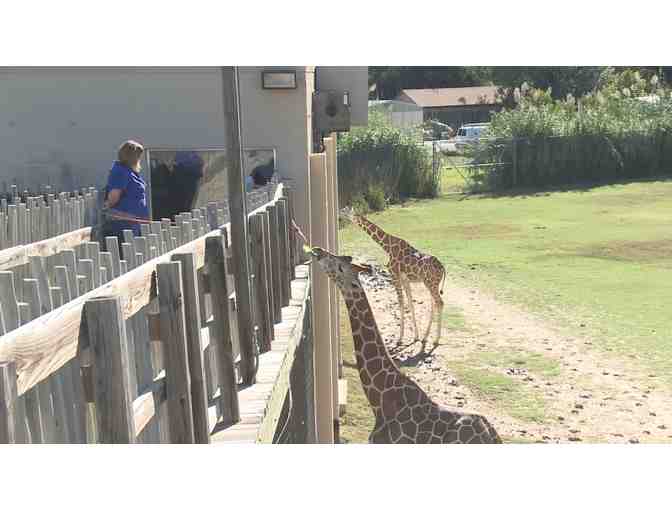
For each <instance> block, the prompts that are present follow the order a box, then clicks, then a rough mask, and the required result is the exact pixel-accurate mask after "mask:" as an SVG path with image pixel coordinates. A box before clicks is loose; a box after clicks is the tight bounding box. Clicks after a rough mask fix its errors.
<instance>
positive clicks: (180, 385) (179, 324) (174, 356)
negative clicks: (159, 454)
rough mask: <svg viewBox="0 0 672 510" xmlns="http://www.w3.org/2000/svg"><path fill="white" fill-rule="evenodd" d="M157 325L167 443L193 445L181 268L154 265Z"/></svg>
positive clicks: (166, 264) (170, 263) (168, 263)
mask: <svg viewBox="0 0 672 510" xmlns="http://www.w3.org/2000/svg"><path fill="white" fill-rule="evenodd" d="M156 273H157V279H158V286H159V321H160V330H161V339H162V341H163V353H164V356H165V365H166V395H167V402H168V420H169V422H170V426H169V428H170V441H171V443H180V444H183V443H194V441H195V439H194V416H193V407H192V399H191V378H190V376H189V361H188V354H187V337H186V320H185V315H184V290H183V288H182V267H181V264H180V263H179V262H166V263H162V264H157V266H156Z"/></svg>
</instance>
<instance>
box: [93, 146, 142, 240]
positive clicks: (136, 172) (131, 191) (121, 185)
mask: <svg viewBox="0 0 672 510" xmlns="http://www.w3.org/2000/svg"><path fill="white" fill-rule="evenodd" d="M144 152H145V149H144V147H143V146H142V145H141V144H139V143H138V142H136V141H133V140H128V141H126V142H124V143H123V144H121V146H120V147H119V150H118V152H117V160H116V161H115V162H114V163H113V164H112V169H111V170H110V174H109V176H108V179H107V186H105V198H104V205H103V219H102V227H101V230H102V237H103V238H104V237H105V236H117V237H118V238H119V243H122V242H123V235H122V233H123V231H124V230H131V231H133V234H134V235H136V236H139V235H140V224H141V223H145V222H148V221H149V208H148V206H147V186H146V184H145V181H144V179H143V178H142V175H140V170H141V163H140V162H141V160H142V155H143V153H144Z"/></svg>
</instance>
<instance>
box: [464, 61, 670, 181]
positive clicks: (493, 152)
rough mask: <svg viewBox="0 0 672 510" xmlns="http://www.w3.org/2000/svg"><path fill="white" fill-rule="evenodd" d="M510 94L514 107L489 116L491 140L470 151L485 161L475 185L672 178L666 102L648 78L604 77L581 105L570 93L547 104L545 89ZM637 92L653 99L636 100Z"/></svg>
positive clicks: (667, 97)
mask: <svg viewBox="0 0 672 510" xmlns="http://www.w3.org/2000/svg"><path fill="white" fill-rule="evenodd" d="M624 84H625V85H624ZM627 84H630V85H629V86H628V85H627ZM516 94H517V100H518V104H517V106H516V108H514V109H510V110H504V111H502V112H500V113H497V114H494V115H493V117H492V121H491V124H490V128H489V136H490V137H491V138H489V139H488V140H487V141H485V142H483V143H481V144H479V145H478V146H476V147H474V148H473V150H472V152H471V156H472V157H473V158H474V159H475V160H477V161H478V162H479V163H482V164H483V163H485V164H486V165H487V164H492V166H485V167H481V168H480V169H477V170H475V171H474V172H473V173H472V179H473V181H474V183H475V184H476V185H478V186H488V187H490V188H505V187H510V186H512V185H513V184H514V180H515V184H517V185H524V186H539V185H547V184H568V183H575V182H579V181H605V180H614V179H621V178H640V177H651V176H655V175H662V174H667V173H672V100H671V99H670V95H669V92H668V91H667V90H665V89H664V88H662V87H659V86H658V82H657V80H656V79H655V78H653V79H651V80H648V81H647V80H644V79H643V78H642V77H641V76H639V75H638V74H636V73H629V74H627V75H625V76H616V75H607V76H606V78H605V80H604V82H603V85H602V88H601V89H600V90H598V91H596V92H594V93H591V94H588V95H586V96H584V97H583V98H581V99H580V100H576V99H575V98H573V97H572V96H571V95H570V96H568V97H567V98H566V99H564V100H553V99H552V97H551V94H550V91H541V90H529V89H527V90H526V89H525V88H523V90H522V91H517V92H516ZM641 94H653V99H652V100H651V101H642V100H641V99H638V98H637V97H635V96H639V95H641ZM512 139H515V140H516V142H515V156H516V168H515V179H514V175H513V172H514V168H513V159H514V147H513V143H512ZM495 163H500V164H495ZM501 163H503V164H501Z"/></svg>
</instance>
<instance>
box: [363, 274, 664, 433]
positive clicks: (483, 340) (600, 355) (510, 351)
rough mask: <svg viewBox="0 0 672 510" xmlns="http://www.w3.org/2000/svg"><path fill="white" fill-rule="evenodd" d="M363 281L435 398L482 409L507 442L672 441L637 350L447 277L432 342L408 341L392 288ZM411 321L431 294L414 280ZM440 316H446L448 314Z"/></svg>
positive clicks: (658, 394)
mask: <svg viewBox="0 0 672 510" xmlns="http://www.w3.org/2000/svg"><path fill="white" fill-rule="evenodd" d="M364 283H365V288H366V289H367V293H368V295H369V299H370V302H371V304H372V306H373V309H374V313H375V316H376V319H377V322H378V326H379V328H380V331H381V334H382V335H383V337H384V338H385V341H386V343H387V345H388V349H389V350H390V353H391V354H392V356H393V357H394V358H395V359H396V360H397V361H398V362H399V364H400V365H401V366H402V367H404V368H403V369H404V370H407V371H408V373H409V374H410V375H411V376H412V377H413V378H414V379H416V380H417V381H418V383H419V384H420V385H421V386H422V387H423V388H424V389H425V390H426V391H427V392H428V393H429V394H430V395H431V396H432V397H433V398H435V399H436V400H437V401H439V402H441V403H443V404H445V405H447V406H449V407H453V408H462V409H465V410H469V411H475V412H479V413H482V414H484V415H486V416H487V417H488V418H489V419H491V421H492V422H493V424H494V425H495V427H496V428H497V430H498V432H499V433H500V435H501V436H502V437H503V438H504V439H505V441H508V442H544V443H569V442H585V443H640V442H641V443H644V442H647V443H668V442H672V394H670V392H669V388H667V387H666V386H665V385H664V384H663V383H662V381H659V377H658V375H657V374H655V373H650V372H648V371H647V370H646V369H645V368H644V367H642V366H641V365H640V364H639V362H638V361H637V360H635V359H630V358H627V357H626V358H623V357H619V356H616V355H612V353H609V352H604V351H603V350H600V349H598V348H597V347H595V346H594V345H593V342H592V340H591V338H588V337H587V336H582V335H568V334H567V333H565V332H563V330H562V328H561V327H560V326H558V325H554V324H551V323H549V322H548V321H546V320H543V319H540V318H538V317H536V316H533V315H531V314H530V313H528V312H526V311H525V310H522V309H520V308H518V307H515V306H513V305H510V304H508V303H503V302H500V301H497V300H495V299H494V298H493V297H492V296H490V295H488V294H486V293H484V292H483V291H481V290H478V289H473V288H471V289H470V288H466V287H465V286H464V284H463V283H462V282H461V281H458V279H457V278H456V277H452V276H449V277H448V280H447V282H446V287H445V292H444V301H445V303H446V309H447V310H448V313H447V314H444V317H446V318H444V328H443V335H442V339H441V342H440V345H439V347H438V348H436V349H435V350H432V343H431V342H432V340H433V337H430V340H429V342H428V344H427V346H426V349H425V351H423V350H422V349H421V345H420V344H419V343H415V344H413V343H412V341H411V338H412V326H411V324H412V323H411V321H412V318H411V316H410V313H408V312H407V314H406V324H407V326H409V328H408V329H407V331H406V335H405V337H406V338H405V340H404V342H403V343H402V344H401V345H398V342H397V341H398V335H399V311H398V305H397V299H396V294H395V292H394V290H393V288H392V287H391V286H390V285H389V284H388V282H387V281H386V280H385V278H384V275H383V277H380V276H378V277H374V278H372V279H368V280H366V281H365V282H364ZM414 301H415V302H416V304H415V307H416V314H417V316H418V329H419V330H420V331H421V332H422V331H424V327H425V325H426V321H427V320H429V310H430V297H429V294H428V293H427V292H426V290H425V289H424V287H422V286H415V287H414ZM446 323H447V324H446Z"/></svg>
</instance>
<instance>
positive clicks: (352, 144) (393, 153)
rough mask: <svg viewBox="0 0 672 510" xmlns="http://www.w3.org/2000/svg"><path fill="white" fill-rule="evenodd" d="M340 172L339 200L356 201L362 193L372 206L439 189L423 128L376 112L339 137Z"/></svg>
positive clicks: (427, 193)
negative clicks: (391, 121)
mask: <svg viewBox="0 0 672 510" xmlns="http://www.w3.org/2000/svg"><path fill="white" fill-rule="evenodd" d="M338 175H339V178H338V184H339V200H340V203H341V204H343V205H354V204H353V201H354V200H355V198H356V197H357V196H358V195H361V196H363V197H364V198H365V199H367V200H370V201H371V202H373V203H370V204H369V206H371V209H376V207H384V204H385V203H386V202H393V203H394V202H399V201H400V200H402V199H404V198H407V197H434V196H436V195H437V194H438V189H439V188H438V176H436V175H434V172H433V170H432V159H431V154H430V153H429V152H428V151H427V149H425V147H424V146H423V145H422V132H421V130H419V129H414V130H402V129H397V128H394V127H392V126H391V125H390V124H389V122H388V121H387V119H386V118H385V117H384V116H383V115H380V114H379V113H376V112H371V113H370V115H369V125H368V126H367V127H362V128H353V129H352V130H351V131H350V132H348V133H346V134H344V135H341V136H340V137H339V139H338Z"/></svg>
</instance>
